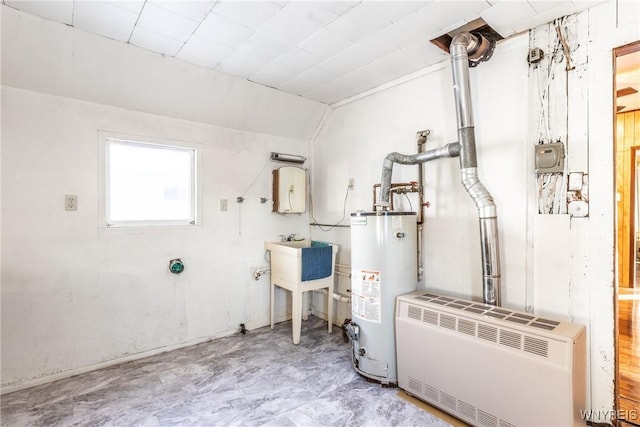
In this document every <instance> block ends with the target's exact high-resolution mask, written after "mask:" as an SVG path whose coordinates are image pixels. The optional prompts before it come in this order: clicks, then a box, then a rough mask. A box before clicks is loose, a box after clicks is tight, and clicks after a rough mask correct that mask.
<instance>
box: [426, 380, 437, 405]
mask: <svg viewBox="0 0 640 427" xmlns="http://www.w3.org/2000/svg"><path fill="white" fill-rule="evenodd" d="M424 395H425V396H427V397H428V398H429V399H431V400H433V401H436V402H437V401H438V389H437V388H434V387H431V386H430V385H428V384H425V385H424Z"/></svg>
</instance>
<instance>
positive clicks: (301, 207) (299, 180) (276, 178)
mask: <svg viewBox="0 0 640 427" xmlns="http://www.w3.org/2000/svg"><path fill="white" fill-rule="evenodd" d="M306 177H307V176H306V172H305V170H304V169H302V168H297V167H294V166H283V167H281V168H279V169H275V170H274V171H273V196H272V199H273V209H272V210H273V212H277V213H302V212H304V211H306V210H307V191H306V190H307V186H306V181H307V179H306Z"/></svg>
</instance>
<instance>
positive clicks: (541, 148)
mask: <svg viewBox="0 0 640 427" xmlns="http://www.w3.org/2000/svg"><path fill="white" fill-rule="evenodd" d="M534 148H535V156H534V158H535V163H536V173H562V172H564V144H563V143H562V142H556V143H553V144H540V145H536V146H535V147H534Z"/></svg>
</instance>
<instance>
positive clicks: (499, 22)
mask: <svg viewBox="0 0 640 427" xmlns="http://www.w3.org/2000/svg"><path fill="white" fill-rule="evenodd" d="M480 15H481V16H482V19H484V20H485V22H486V23H487V24H489V25H490V26H491V27H493V29H494V30H496V31H497V32H498V33H500V35H501V36H502V37H507V36H510V35H512V34H515V33H516V32H518V31H517V30H516V28H515V27H516V24H518V23H520V22H525V21H529V20H531V19H533V18H535V17H536V15H538V14H537V13H536V11H535V10H534V9H533V7H532V6H531V5H530V4H529V3H528V2H520V1H501V2H500V3H497V4H495V5H493V6H491V7H490V8H489V9H486V10H484V11H482V13H481V14H480ZM510 29H511V31H510Z"/></svg>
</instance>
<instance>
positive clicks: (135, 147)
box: [104, 138, 196, 227]
mask: <svg viewBox="0 0 640 427" xmlns="http://www.w3.org/2000/svg"><path fill="white" fill-rule="evenodd" d="M104 188H105V208H106V216H105V219H106V223H107V226H108V227H119V226H124V227H126V226H151V225H189V224H195V223H196V150H195V149H194V148H188V147H180V146H172V145H163V144H156V143H147V142H139V141H129V140H124V139H112V138H107V139H106V140H105V185H104Z"/></svg>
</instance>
